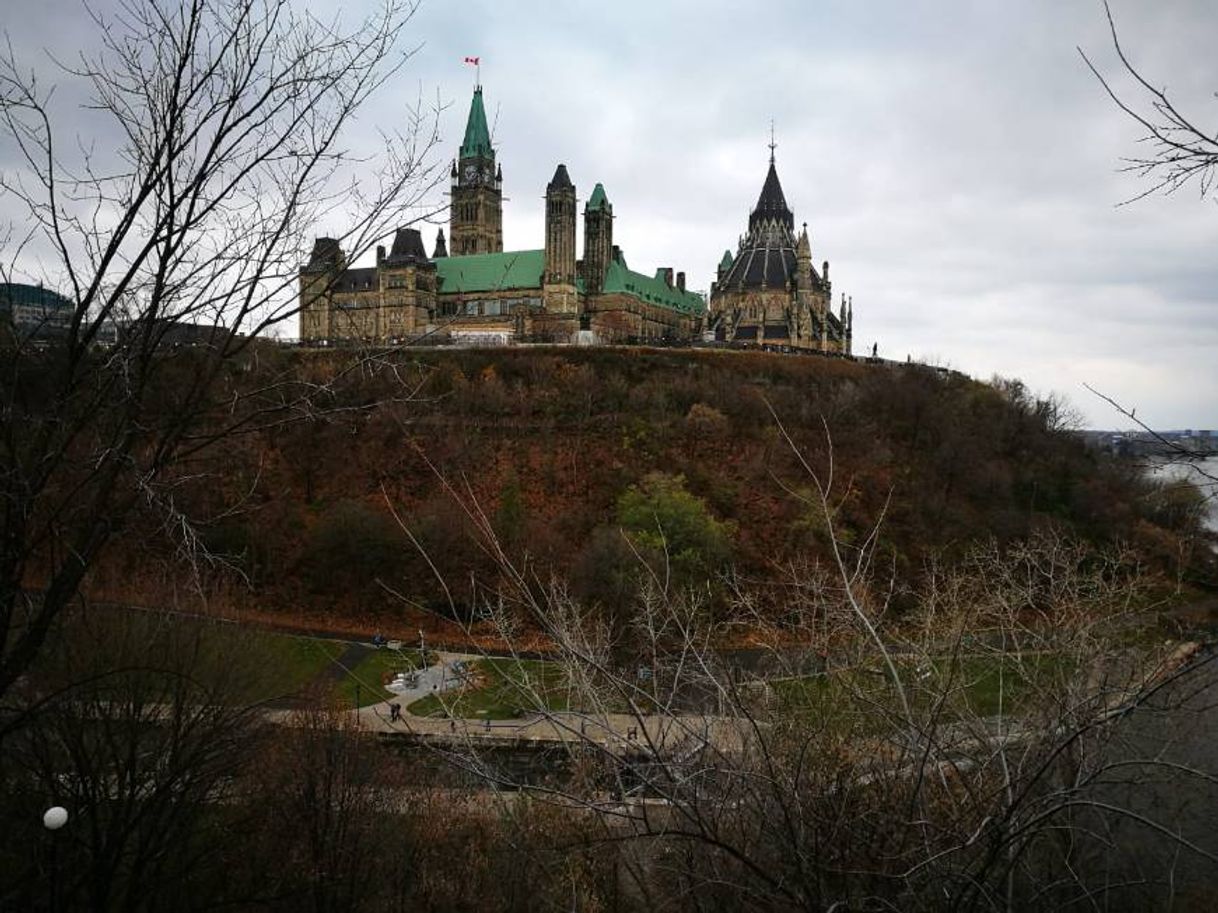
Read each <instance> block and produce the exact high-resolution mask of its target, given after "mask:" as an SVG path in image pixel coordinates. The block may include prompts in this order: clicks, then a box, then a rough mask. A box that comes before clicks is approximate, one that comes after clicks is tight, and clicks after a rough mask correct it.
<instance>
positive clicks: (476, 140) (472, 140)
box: [461, 86, 494, 158]
mask: <svg viewBox="0 0 1218 913" xmlns="http://www.w3.org/2000/svg"><path fill="white" fill-rule="evenodd" d="M475 155H481V156H486V157H490V156H492V155H494V150H493V149H491V131H490V130H488V129H487V126H486V108H484V107H483V105H482V86H478V88H476V89H474V100H473V101H472V102H470V106H469V120H468V121H466V123H465V141H464V142H463V143H462V144H461V158H469V157H471V156H475Z"/></svg>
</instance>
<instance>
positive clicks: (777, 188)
mask: <svg viewBox="0 0 1218 913" xmlns="http://www.w3.org/2000/svg"><path fill="white" fill-rule="evenodd" d="M774 148H775V144H774V142H773V141H772V140H771V142H770V170H769V171H768V172H767V173H766V176H765V184H763V185H762V187H761V196H759V197H758V198H757V206H756V208H754V209H753V212H752V214H751V215H750V216H749V232H750V233H752V232H753V231H754V230H755V229H756V228H757V225H758V223H761V222H779V223H780V224H782V225H783V226H785V227H786V229H787V230H788V231H791V232H793V231H794V230H795V214H794V213H792V212H791V209H790V207H789V206H787V198H786V196H785V195H784V194H783V192H782V183H781V182H780V181H779V180H778V167H777V166H776V165H775V164H774Z"/></svg>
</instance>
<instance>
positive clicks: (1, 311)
mask: <svg viewBox="0 0 1218 913" xmlns="http://www.w3.org/2000/svg"><path fill="white" fill-rule="evenodd" d="M75 313H76V308H75V306H74V305H73V304H72V302H71V301H69V300H68V299H67V298H65V297H63V296H62V295H60V294H58V293H56V292H53V291H51V290H50V289H46V288H43V287H42V286H40V285H24V284H22V283H18V282H6V283H0V321H2V322H3V323H5V324H7V325H8V326H9V327H11V328H12V332H13V333H14V334H15V335H16V336H17V337H18V338H19V339H55V338H59V337H62V336H66V335H67V333H68V331H69V330H70V329H71V327H72V315H73V314H75Z"/></svg>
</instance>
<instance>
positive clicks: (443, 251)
mask: <svg viewBox="0 0 1218 913" xmlns="http://www.w3.org/2000/svg"><path fill="white" fill-rule="evenodd" d="M447 256H448V242H446V241H445V240H444V229H443V228H441V229H440V230H439V231H438V232H437V233H436V252H435V253H434V254H432V255H431V259H433V260H435V259H436V258H438V257H447Z"/></svg>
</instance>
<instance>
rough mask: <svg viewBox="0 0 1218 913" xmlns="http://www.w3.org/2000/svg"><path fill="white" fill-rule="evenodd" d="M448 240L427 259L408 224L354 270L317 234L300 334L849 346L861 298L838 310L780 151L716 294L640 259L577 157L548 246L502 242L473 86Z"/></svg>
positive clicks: (562, 184)
mask: <svg viewBox="0 0 1218 913" xmlns="http://www.w3.org/2000/svg"><path fill="white" fill-rule="evenodd" d="M451 181H452V188H451V204H450V208H449V213H450V221H449V233H448V237H447V239H446V238H445V235H444V231H443V229H441V230H440V231H439V233H438V235H437V237H436V239H435V244H434V247H433V249H432V253H431V255H430V256H428V253H427V249H426V246H425V245H424V241H423V237H422V235H421V234H420V232H419V231H418V230H417V229H414V228H402V229H400V230H398V232H397V233H396V236H395V237H394V239H393V243H392V245H391V246H390V248H389V249H388V250H386V249H385V248H384V247H378V248H377V250H376V265H375V266H369V267H350V266H348V265H347V261H346V257H345V255H344V253H343V251H342V249H341V247H340V245H339V243H338V242H337V241H335V240H334V239H332V238H318V239H317V240H316V241H315V242H314V245H313V251H312V254H311V256H310V258H309V262H308V263H307V264H306V265H305V266H304V267H303V268H302V269H301V271H300V335H301V339H302V341H305V342H316V343H332V342H342V341H362V342H368V343H373V344H389V345H393V344H407V343H414V342H420V341H427V342H436V343H445V342H448V343H456V344H472V345H507V344H512V343H515V342H548V343H575V342H579V343H583V344H612V343H648V342H667V343H691V342H713V341H717V342H720V343H730V344H733V345H739V346H745V347H749V346H766V347H778V348H791V349H803V350H819V351H823V352H835V353H841V354H849V353H850V346H851V327H852V322H853V308H852V306H850V305H848V304H847V302H846V300H845V298H844V297H843V301H842V305H841V308H840V309H839V311H838V313H837V314H834V313H833V308H832V291H831V286H830V284H829V264H828V262H825V263H824V264H823V266H822V268H821V271H820V272H817V270H816V268H815V267H814V266H813V264H812V250H811V245H810V243H809V240H808V231H807V226H806V225H805V226H804V227H803V230H802V231H801V232H800V233H799V234H798V236H797V235H796V232H795V216H794V214H793V213H792V212H791V210H790V208H789V207H788V206H787V202H786V198H785V197H784V195H783V191H782V185H781V184H780V183H779V180H778V172H777V169H776V166H775V161H774V148H773V145H771V149H770V167H769V172H768V174H767V175H766V179H765V183H764V185H763V187H762V191H761V196H760V198H759V199H758V201H757V205H756V206H755V207H754V208H753V210H752V212H751V213H750V215H749V221H748V232H747V233H746V234H744V235H742V236H741V238H740V240H739V243H738V245H737V248H736V252H735V253H734V254H733V253H732V251H731V250H728V251H725V252H724V254H723V258H722V260H721V261H720V263H719V268H718V274H717V276H716V278H715V280H714V282H713V284H712V286H711V293H710V299H709V301H707V300H705V299H704V297H703V296H702V295H700V294H697V293H695V292H693V291H690V290H689V289H687V288H686V275H685V273H684V272H677V273H675V275H674V272H673V269H672V268H671V267H661V268H660V269H657V270H656V271H655V272H654V274H651V275H648V274H645V273H639V272H635V271H634V270H632V269H631V268H630V267H629V266H627V264H626V257H625V254H624V253H623V252H622V250H621V248H620V247H618V246H617V245H616V244H614V243H613V220H614V213H613V204H612V203H611V202H610V201H609V195H608V194H607V193H606V191H605V188H604V187H603V186H601V185H600V184H597V185H596V186H595V188H594V189H593V191H592V193H591V195H590V196H589V197H588V199H587V201H586V202H585V203H584V207H583V249H582V253H583V256H582V257H577V256H576V254H577V251H576V215H577V200H578V198H577V195H576V190H575V185H574V183H573V182H572V180H571V176H570V174H569V173H568V171H567V167H566V165H558V166H557V168H556V169H555V170H554V177H553V178H551V180H550V182H549V184H547V185H546V194H545V201H546V202H545V231H544V246H543V247H540V248H534V249H527V250H512V251H505V250H504V249H503V168H502V166H501V165H500V164H499V163H498V161H497V159H496V150H495V148H494V147H493V146H492V144H491V136H490V131H489V129H488V128H487V120H486V109H485V105H484V103H483V98H482V87H481V86H478V87H477V88H476V89H475V90H474V96H473V100H472V102H471V104H470V110H469V119H468V121H467V123H466V128H465V138H464V140H463V142H462V143H461V148H460V151H459V154H458V156H457V158H455V159H454V160H453V165H452V171H451Z"/></svg>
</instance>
